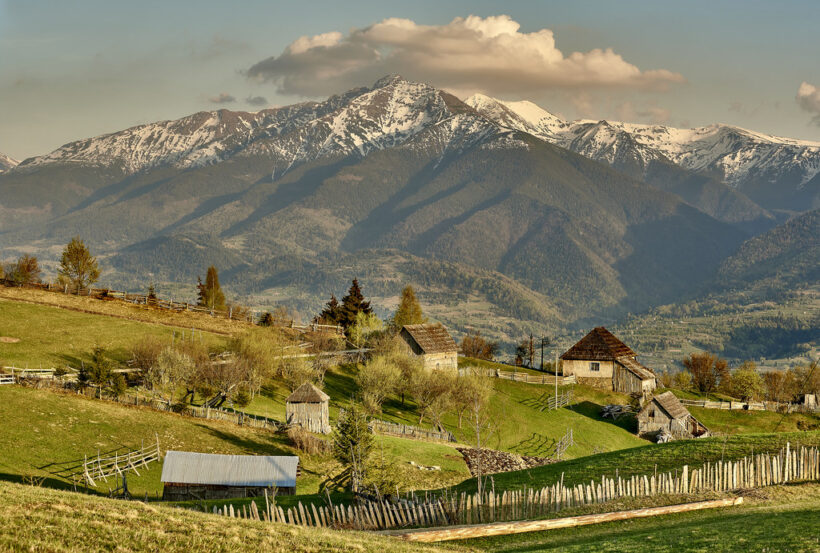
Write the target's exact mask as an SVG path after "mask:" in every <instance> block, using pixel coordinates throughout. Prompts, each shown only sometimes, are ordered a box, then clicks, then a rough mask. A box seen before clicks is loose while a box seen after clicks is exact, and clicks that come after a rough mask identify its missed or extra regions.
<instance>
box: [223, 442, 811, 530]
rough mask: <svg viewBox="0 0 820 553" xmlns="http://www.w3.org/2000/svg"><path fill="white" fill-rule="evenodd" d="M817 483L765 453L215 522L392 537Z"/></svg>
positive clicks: (803, 465) (796, 464)
mask: <svg viewBox="0 0 820 553" xmlns="http://www.w3.org/2000/svg"><path fill="white" fill-rule="evenodd" d="M818 480H820V449H818V448H817V447H804V446H801V447H800V448H799V449H791V447H790V445H789V444H786V447H785V448H783V449H782V450H780V451H779V452H778V453H773V454H769V453H760V454H756V455H750V456H748V457H744V458H742V459H738V460H736V461H717V462H709V463H704V464H703V465H701V466H700V467H698V468H691V469H690V467H689V466H688V465H684V466H683V467H682V468H680V469H676V470H674V471H668V472H663V473H654V474H644V475H640V476H639V475H633V476H630V477H628V478H624V477H621V476H618V475H617V473H616V476H615V477H607V476H602V477H601V478H600V480H598V481H596V480H591V481H590V482H589V483H580V484H576V485H570V486H567V485H564V483H563V475H562V477H561V480H560V481H559V482H556V483H554V484H553V485H551V486H545V487H543V488H540V489H521V490H510V491H504V492H496V491H495V490H489V491H487V492H485V493H482V494H481V495H479V494H467V493H464V492H462V493H460V494H457V493H447V492H445V493H444V494H443V495H441V496H439V497H431V498H428V499H426V500H409V499H398V500H393V501H387V500H384V501H363V502H360V503H358V504H356V505H333V504H332V503H329V504H327V505H319V506H317V505H315V504H308V505H307V506H305V505H303V504H302V503H301V502H299V504H298V505H297V506H295V507H291V508H289V509H283V508H282V507H279V506H277V505H276V504H275V502H274V501H271V500H270V499H269V498H268V496H267V494H266V495H265V507H264V509H262V511H261V512H260V511H259V509H258V507H257V506H256V503H255V502H251V504H250V506H249V507H248V506H244V505H243V507H242V508H241V509H238V508H234V506H233V505H225V506H223V507H214V508H213V512H214V514H218V515H224V516H230V517H240V518H252V519H255V520H265V521H271V522H284V523H287V524H296V525H302V526H321V527H331V528H355V529H358V530H389V529H393V528H410V527H431V526H449V525H465V524H476V523H488V522H505V521H513V520H527V519H534V518H540V517H544V516H546V515H548V514H550V513H555V512H558V511H561V510H562V509H566V508H569V507H578V506H583V505H591V504H597V503H606V502H608V501H612V500H615V499H618V498H621V497H651V496H658V495H673V494H674V495H684V496H685V495H689V494H696V493H699V492H704V491H716V492H727V491H730V490H738V489H749V488H760V487H765V486H772V485H778V484H785V483H787V482H796V481H818Z"/></svg>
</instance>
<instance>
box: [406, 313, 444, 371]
mask: <svg viewBox="0 0 820 553" xmlns="http://www.w3.org/2000/svg"><path fill="white" fill-rule="evenodd" d="M399 335H400V336H401V337H402V339H403V340H404V342H405V343H406V344H407V346H408V347H409V348H410V351H412V352H413V353H414V354H416V355H418V356H419V357H421V359H422V362H423V364H424V368H425V369H427V370H451V371H453V372H457V371H458V346H456V343H455V341H454V340H453V337H452V336H450V333H449V332H447V329H446V328H444V326H442V325H440V324H416V325H405V326H403V327H402V329H401V332H400V333H399Z"/></svg>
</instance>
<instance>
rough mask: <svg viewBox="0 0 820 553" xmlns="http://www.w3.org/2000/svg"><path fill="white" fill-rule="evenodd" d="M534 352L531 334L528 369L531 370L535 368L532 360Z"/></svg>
mask: <svg viewBox="0 0 820 553" xmlns="http://www.w3.org/2000/svg"><path fill="white" fill-rule="evenodd" d="M534 350H535V347H534V346H533V341H532V333H530V368H531V369H532V368H534V367H535V364H534V359H533V358H534V357H535V351H534Z"/></svg>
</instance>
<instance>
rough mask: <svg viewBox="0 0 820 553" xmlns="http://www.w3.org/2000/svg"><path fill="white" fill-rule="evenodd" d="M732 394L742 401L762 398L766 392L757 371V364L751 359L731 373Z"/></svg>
mask: <svg viewBox="0 0 820 553" xmlns="http://www.w3.org/2000/svg"><path fill="white" fill-rule="evenodd" d="M731 391H732V395H733V396H734V397H737V398H739V399H740V400H742V401H755V400H759V399H762V398H763V397H764V395H765V394H766V387H765V384H764V382H763V377H761V376H760V374H759V373H758V372H757V365H755V364H754V363H753V362H752V361H746V362H744V363H743V364H742V365H741V366H740V367H738V368H737V369H736V370H735V372H734V373H733V374H732V385H731Z"/></svg>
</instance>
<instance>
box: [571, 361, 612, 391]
mask: <svg viewBox="0 0 820 553" xmlns="http://www.w3.org/2000/svg"><path fill="white" fill-rule="evenodd" d="M590 363H598V367H599V369H600V370H597V371H593V370H590V368H589V367H590V365H589V364H590ZM613 365H614V363H613V362H612V361H579V360H577V359H564V360H562V361H561V366H562V367H563V371H564V373H563V374H564V375H566V376H569V375H571V374H574V375H575V376H576V378H595V379H608V380H611V379H612V370H613ZM608 387H609V389H612V384H611V383H610V384H609V386H608Z"/></svg>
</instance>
